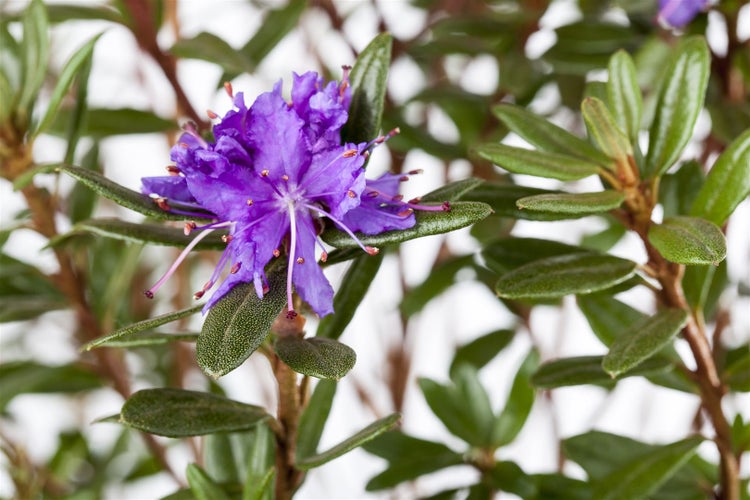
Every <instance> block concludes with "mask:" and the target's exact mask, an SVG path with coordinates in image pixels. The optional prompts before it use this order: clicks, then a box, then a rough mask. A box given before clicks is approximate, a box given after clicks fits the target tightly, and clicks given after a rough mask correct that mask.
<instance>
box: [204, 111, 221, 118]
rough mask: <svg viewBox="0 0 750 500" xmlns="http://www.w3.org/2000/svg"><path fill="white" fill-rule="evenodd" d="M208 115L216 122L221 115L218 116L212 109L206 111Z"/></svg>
mask: <svg viewBox="0 0 750 500" xmlns="http://www.w3.org/2000/svg"><path fill="white" fill-rule="evenodd" d="M206 114H207V115H208V117H209V118H210V119H211V120H215V119H217V118H218V117H219V115H217V114H216V113H215V112H213V111H211V110H210V109H207V110H206Z"/></svg>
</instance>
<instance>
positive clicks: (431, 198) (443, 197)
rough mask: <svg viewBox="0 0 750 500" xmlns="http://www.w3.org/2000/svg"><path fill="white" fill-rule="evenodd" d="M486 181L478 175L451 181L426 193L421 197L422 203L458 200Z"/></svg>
mask: <svg viewBox="0 0 750 500" xmlns="http://www.w3.org/2000/svg"><path fill="white" fill-rule="evenodd" d="M483 182H484V181H483V180H482V179H477V178H476V177H469V178H468V179H462V180H460V181H454V182H450V183H448V184H445V185H444V186H440V187H439V188H437V189H435V190H434V191H430V192H429V193H427V194H426V195H424V196H422V197H421V200H422V203H425V202H427V203H442V202H444V201H451V202H453V201H458V200H460V199H462V198H463V197H464V195H465V194H466V193H469V192H471V191H472V190H474V189H475V188H476V187H477V186H480V185H482V183H483Z"/></svg>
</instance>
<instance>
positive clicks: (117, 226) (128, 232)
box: [73, 219, 227, 250]
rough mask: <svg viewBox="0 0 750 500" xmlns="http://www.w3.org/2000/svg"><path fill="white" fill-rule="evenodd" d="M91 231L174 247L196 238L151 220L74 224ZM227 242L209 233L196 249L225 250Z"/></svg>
mask: <svg viewBox="0 0 750 500" xmlns="http://www.w3.org/2000/svg"><path fill="white" fill-rule="evenodd" d="M82 231H83V232H90V233H94V234H98V235H100V236H105V237H107V238H114V239H116V240H122V241H127V242H131V243H154V244H157V245H165V246H172V247H186V246H187V245H188V244H189V243H190V242H191V241H192V240H194V239H195V238H196V236H195V234H193V235H192V236H186V235H185V232H184V230H183V229H181V228H176V227H169V226H165V225H163V224H152V223H149V222H141V223H133V222H126V221H124V220H120V219H89V220H85V221H81V222H79V223H78V224H76V225H75V226H73V232H82ZM226 246H227V244H226V243H225V242H223V241H222V240H221V235H219V234H209V235H207V236H206V237H205V238H203V239H202V240H201V241H200V242H199V243H198V244H197V245H195V247H194V248H195V250H223V249H224V248H226Z"/></svg>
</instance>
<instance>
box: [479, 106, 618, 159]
mask: <svg viewBox="0 0 750 500" xmlns="http://www.w3.org/2000/svg"><path fill="white" fill-rule="evenodd" d="M492 112H493V113H494V114H495V116H497V117H498V118H499V119H500V121H502V122H503V123H504V124H505V125H506V126H507V127H508V128H509V129H510V130H512V131H513V132H515V133H516V134H518V135H519V136H521V137H522V138H523V139H525V140H526V141H527V142H529V143H530V144H532V145H534V146H536V147H537V148H539V149H541V150H543V151H547V152H550V153H559V154H563V155H568V156H574V157H576V158H581V159H583V160H589V161H593V162H595V163H598V164H599V165H601V166H603V167H607V168H611V166H612V165H613V161H612V159H611V158H609V157H607V155H605V154H603V153H602V152H601V151H599V150H598V149H596V148H595V147H594V146H592V145H591V144H590V143H589V142H588V141H586V140H584V139H581V138H580V137H576V136H575V135H573V134H571V133H570V132H568V131H567V130H565V129H563V128H561V127H558V126H557V125H554V124H553V123H551V122H549V121H547V120H545V119H544V118H542V117H541V116H537V115H535V114H533V113H531V112H530V111H528V110H526V109H525V108H522V107H520V106H513V105H510V104H501V105H499V106H495V107H494V108H492Z"/></svg>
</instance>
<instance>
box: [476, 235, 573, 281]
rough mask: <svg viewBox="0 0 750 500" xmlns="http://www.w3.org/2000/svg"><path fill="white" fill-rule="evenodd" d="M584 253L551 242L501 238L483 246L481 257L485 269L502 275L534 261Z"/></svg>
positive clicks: (534, 239) (571, 246)
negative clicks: (487, 268)
mask: <svg viewBox="0 0 750 500" xmlns="http://www.w3.org/2000/svg"><path fill="white" fill-rule="evenodd" d="M586 251H587V250H586V249H584V248H581V247H575V246H573V245H566V244H565V243H560V242H558V241H552V240H542V239H538V238H502V239H499V240H496V241H493V242H492V243H490V244H488V245H485V247H484V249H483V250H482V257H483V258H484V262H485V264H486V265H487V267H489V268H490V269H492V270H493V271H495V272H496V273H497V274H500V275H502V274H505V273H507V272H508V271H512V270H513V269H516V268H518V267H521V266H522V265H524V264H528V263H529V262H533V261H535V260H540V259H545V258H547V257H555V256H558V255H567V254H571V253H581V252H586Z"/></svg>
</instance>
